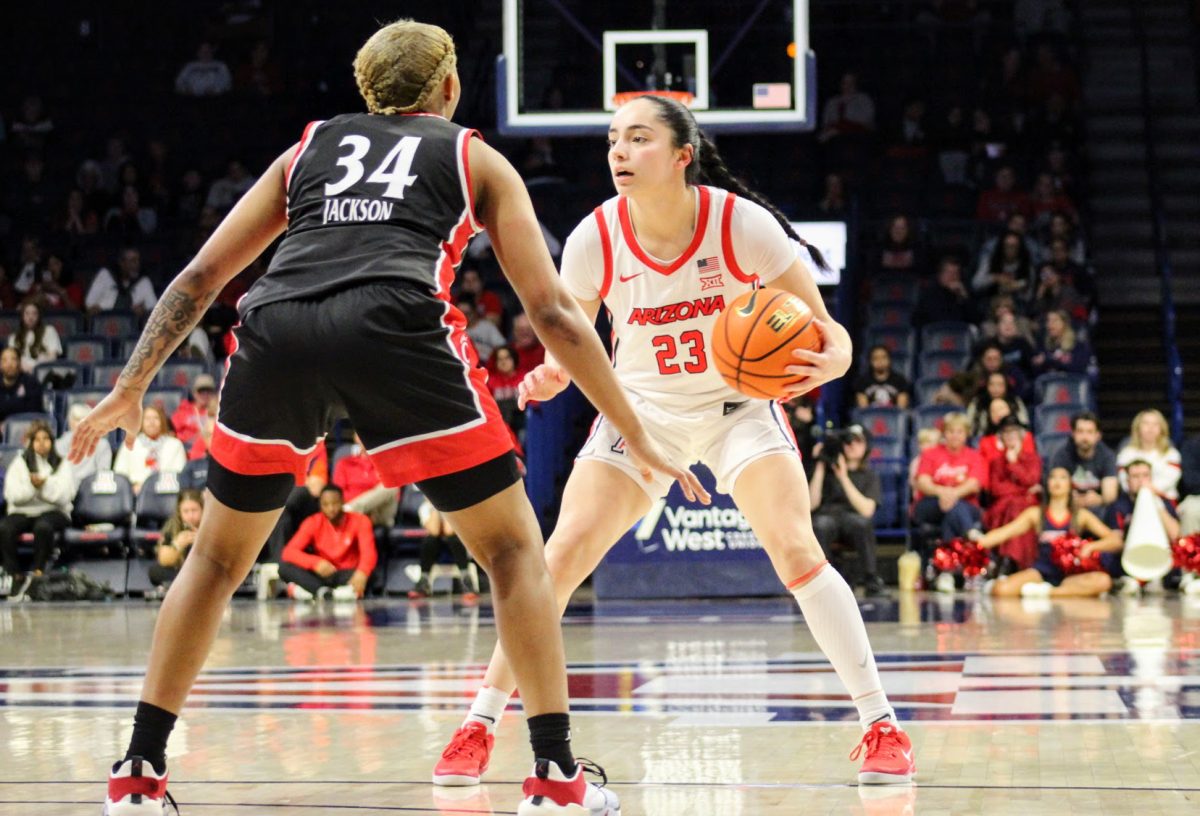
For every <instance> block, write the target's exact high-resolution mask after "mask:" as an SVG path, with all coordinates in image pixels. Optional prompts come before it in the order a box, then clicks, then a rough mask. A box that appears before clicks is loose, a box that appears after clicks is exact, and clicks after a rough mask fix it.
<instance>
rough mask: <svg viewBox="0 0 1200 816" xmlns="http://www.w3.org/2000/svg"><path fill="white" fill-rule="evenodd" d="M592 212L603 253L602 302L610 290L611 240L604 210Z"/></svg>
mask: <svg viewBox="0 0 1200 816" xmlns="http://www.w3.org/2000/svg"><path fill="white" fill-rule="evenodd" d="M593 212H595V213H596V229H598V230H600V249H601V250H602V251H603V252H604V280H603V282H601V284H600V299H601V300H604V299H605V298H606V297H608V290H609V289H611V288H612V279H613V250H612V238H611V236H610V235H609V234H608V222H607V221H605V220H604V209H603V208H602V207H597V208H596V209H595V210H594V211H593Z"/></svg>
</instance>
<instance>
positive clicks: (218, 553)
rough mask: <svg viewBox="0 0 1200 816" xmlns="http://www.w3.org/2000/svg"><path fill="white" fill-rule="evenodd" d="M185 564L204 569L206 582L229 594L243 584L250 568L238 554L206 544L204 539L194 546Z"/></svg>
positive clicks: (218, 592)
mask: <svg viewBox="0 0 1200 816" xmlns="http://www.w3.org/2000/svg"><path fill="white" fill-rule="evenodd" d="M192 562H195V563H194V564H193V563H192ZM185 566H190V567H191V568H192V569H201V570H203V571H204V580H205V582H206V584H207V585H208V586H213V587H214V591H215V592H216V593H217V594H221V593H224V594H225V595H229V596H232V595H233V593H234V591H235V590H236V589H237V588H238V587H239V586H241V585H242V581H244V580H245V578H246V572H248V571H249V569H250V568H249V566H248V565H244V564H243V563H242V562H241V560H240V559H238V558H237V557H236V556H234V555H232V554H230V553H229V552H227V551H225V550H221V549H218V548H216V547H211V546H205V542H204V541H202V540H201V541H197V542H196V545H195V546H194V547H192V551H191V553H189V556H188V559H187V561H186V562H185Z"/></svg>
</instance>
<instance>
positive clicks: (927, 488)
mask: <svg viewBox="0 0 1200 816" xmlns="http://www.w3.org/2000/svg"><path fill="white" fill-rule="evenodd" d="M969 431H970V424H969V423H968V422H967V415H966V414H962V413H955V414H949V415H947V416H946V418H945V419H944V420H943V423H942V435H943V438H944V441H943V442H942V444H940V445H935V446H934V447H932V448H929V449H928V450H926V451H925V452H923V453H922V454H921V459H920V462H919V463H918V464H917V490H918V492H919V494H920V498H919V499H918V500H917V506H916V507H915V508H914V509H913V521H915V522H916V523H917V524H940V525H941V528H942V540H943V541H949V540H950V539H953V538H962V537H964V536H966V534H967V532H968V531H970V530H972V529H979V527H980V523H981V519H982V514H981V513H980V511H979V494H980V493H981V492H982V491H983V490H985V489H986V488H987V484H988V473H987V467H986V466H985V465H984V462H983V457H982V456H980V455H979V451H977V450H975V449H973V448H969V447H967V434H968V433H969Z"/></svg>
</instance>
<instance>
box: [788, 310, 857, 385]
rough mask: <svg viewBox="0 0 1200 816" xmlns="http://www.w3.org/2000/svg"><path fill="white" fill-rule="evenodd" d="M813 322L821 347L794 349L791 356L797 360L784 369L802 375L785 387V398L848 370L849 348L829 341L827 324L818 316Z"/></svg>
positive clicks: (849, 361)
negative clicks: (792, 383) (818, 334)
mask: <svg viewBox="0 0 1200 816" xmlns="http://www.w3.org/2000/svg"><path fill="white" fill-rule="evenodd" d="M813 324H814V325H815V326H816V327H817V331H819V332H820V333H821V339H822V344H823V348H822V349H821V350H820V351H808V350H807V349H796V350H795V351H793V352H792V356H793V357H795V358H796V359H797V360H798V361H799V362H798V364H797V365H790V366H788V367H787V368H786V369H785V370H786V371H787V372H788V373H789V374H796V375H797V376H800V377H804V379H803V380H801V381H800V382H798V383H796V384H795V385H790V386H788V387H787V398H788V399H792V398H794V397H798V396H800V395H801V394H807V393H808V392H809V391H812V390H813V389H815V388H818V387H820V386H822V385H824V384H825V383H827V382H829V381H830V380H836V379H837V378H838V377H841V376H842V375H843V374H845V373H846V372H847V371H849V370H850V363H851V355H850V349H848V348H842V347H841V346H840V345H836V344H834V343H831V342H829V338H830V332H829V324H828V323H826V322H825V321H824V320H821V319H820V318H815V319H814V320H813Z"/></svg>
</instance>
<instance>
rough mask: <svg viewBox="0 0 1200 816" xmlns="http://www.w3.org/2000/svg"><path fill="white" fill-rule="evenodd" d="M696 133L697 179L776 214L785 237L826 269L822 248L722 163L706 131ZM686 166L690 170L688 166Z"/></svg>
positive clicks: (827, 267) (695, 159) (723, 161)
mask: <svg viewBox="0 0 1200 816" xmlns="http://www.w3.org/2000/svg"><path fill="white" fill-rule="evenodd" d="M696 134H697V138H698V144H696V146H695V148H696V154H695V156H694V159H693V165H697V166H698V169H697V173H696V175H697V177H698V180H699V181H707V182H709V183H711V184H712V185H713V186H714V187H720V188H722V189H724V190H729V191H730V192H733V193H737V194H738V195H739V196H741V197H742V198H747V199H749V200H751V201H753V202H754V203H755V204H757V205H758V206H760V207H762V208H763V209H765V210H766V211H767V212H769V213H770V214H771V215H773V216H775V220H776V221H778V222H779V226H781V227H783V231H784V232H786V233H787V234H788V237H790V238H793V239H795V240H796V241H798V242H799V243H800V246H802V247H804V248H805V249H807V250H808V254H809V257H811V258H812V261H813V263H814V264H816V265H817V268H818V269H825V270H828V269H829V262H828V261H826V260H825V256H824V255H822V254H821V250H819V249H817V248H816V247H815V246H813V245H812V244H810V243H808V241H805V240H804V239H803V238H801V237H800V235H799V233H797V232H796V230H795V228H794V227H793V226H792V225H791V222H789V221H788V219H787V216H786V215H784V214H783V213H782V212H780V211H779V208H778V207H776V206H775V205H774V204H772V203H771V202H770V201H768V200H767V199H766V198H765V197H763V196H761V195H759V194H758V193H756V192H754V191H753V190H751V189H750V188H749V187H747V186H746V182H744V181H742V180H741V179H740V178H738V177H737V176H735V175H734V174H733V172H732V171H730V169H729V168H728V167H726V166H725V160H724V159H722V158H721V154H720V153H718V152H717V146H716V145H714V144H713V143H712V140H711V139H709V138H708V136H707V135H705V133H704V131H702V130H699V129H697V130H696ZM688 169H689V170H690V169H691V167H689V168H688Z"/></svg>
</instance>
